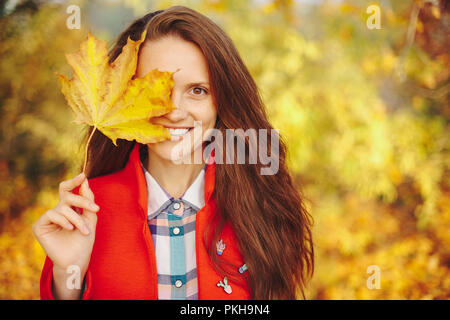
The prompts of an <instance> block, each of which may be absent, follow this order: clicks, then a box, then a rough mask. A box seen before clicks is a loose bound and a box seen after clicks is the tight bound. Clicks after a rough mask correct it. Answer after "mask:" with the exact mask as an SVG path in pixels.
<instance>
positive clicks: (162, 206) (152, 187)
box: [140, 153, 206, 300]
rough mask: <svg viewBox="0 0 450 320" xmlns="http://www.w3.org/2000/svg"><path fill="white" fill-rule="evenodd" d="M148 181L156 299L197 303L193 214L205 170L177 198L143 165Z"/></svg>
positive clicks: (201, 196)
mask: <svg viewBox="0 0 450 320" xmlns="http://www.w3.org/2000/svg"><path fill="white" fill-rule="evenodd" d="M140 159H141V167H142V170H143V171H144V174H145V179H146V181H147V190H148V191H149V192H148V193H147V194H148V225H149V228H150V232H151V234H152V238H153V244H154V248H155V254H156V269H157V273H158V277H157V278H158V299H160V300H167V299H176V300H185V299H187V300H197V299H198V287H197V263H196V250H195V218H196V213H197V211H198V210H200V209H201V208H202V207H203V206H204V205H205V203H204V187H205V169H206V165H205V166H204V167H203V169H202V170H201V172H200V173H199V175H198V176H197V178H196V179H195V181H194V182H193V183H192V185H191V186H190V187H189V188H188V189H187V190H186V191H185V193H184V194H183V195H182V196H181V197H180V198H179V199H174V198H173V197H172V196H170V195H169V194H168V193H167V192H166V191H165V190H164V189H163V188H162V187H161V186H160V185H159V184H158V182H157V181H156V180H155V179H154V178H153V177H152V176H151V174H150V173H149V172H148V171H147V169H146V168H145V166H144V165H143V164H142V162H143V157H142V154H141V153H140Z"/></svg>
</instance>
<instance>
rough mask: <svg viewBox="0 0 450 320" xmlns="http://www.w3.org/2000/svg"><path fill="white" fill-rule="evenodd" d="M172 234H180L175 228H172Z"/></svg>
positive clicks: (178, 229)
mask: <svg viewBox="0 0 450 320" xmlns="http://www.w3.org/2000/svg"><path fill="white" fill-rule="evenodd" d="M172 231H173V234H179V233H180V228H178V227H175V228H173V230H172ZM178 281H180V280H178Z"/></svg>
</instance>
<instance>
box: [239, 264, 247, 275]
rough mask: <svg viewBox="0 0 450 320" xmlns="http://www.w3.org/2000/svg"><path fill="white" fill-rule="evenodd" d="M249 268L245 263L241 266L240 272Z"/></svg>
mask: <svg viewBox="0 0 450 320" xmlns="http://www.w3.org/2000/svg"><path fill="white" fill-rule="evenodd" d="M247 269H248V268H247V265H246V264H245V263H244V264H243V265H242V267H240V268H239V273H244V272H245V271H247Z"/></svg>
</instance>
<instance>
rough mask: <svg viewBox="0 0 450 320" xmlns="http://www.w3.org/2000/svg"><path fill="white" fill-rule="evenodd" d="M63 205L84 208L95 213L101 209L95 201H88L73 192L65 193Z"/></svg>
mask: <svg viewBox="0 0 450 320" xmlns="http://www.w3.org/2000/svg"><path fill="white" fill-rule="evenodd" d="M62 203H63V204H66V205H68V206H74V207H78V208H83V209H86V210H89V211H94V212H95V211H98V210H99V209H100V208H99V206H98V205H97V204H96V203H95V202H94V201H93V200H91V199H88V198H86V197H84V196H80V195H76V194H73V193H71V192H64V195H63V196H62Z"/></svg>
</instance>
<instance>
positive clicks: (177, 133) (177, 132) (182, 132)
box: [165, 127, 192, 137]
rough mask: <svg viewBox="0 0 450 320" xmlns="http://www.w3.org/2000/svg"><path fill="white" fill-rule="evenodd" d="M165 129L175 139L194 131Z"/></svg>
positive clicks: (188, 129)
mask: <svg viewBox="0 0 450 320" xmlns="http://www.w3.org/2000/svg"><path fill="white" fill-rule="evenodd" d="M165 128H166V129H168V130H169V133H170V135H171V136H175V137H182V136H184V135H185V134H187V133H188V132H189V131H191V129H192V128H168V127H165Z"/></svg>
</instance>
